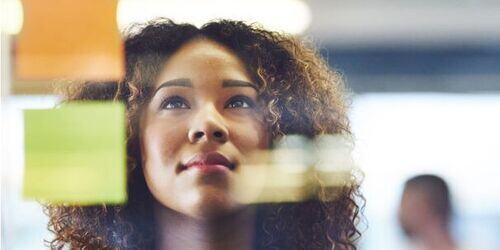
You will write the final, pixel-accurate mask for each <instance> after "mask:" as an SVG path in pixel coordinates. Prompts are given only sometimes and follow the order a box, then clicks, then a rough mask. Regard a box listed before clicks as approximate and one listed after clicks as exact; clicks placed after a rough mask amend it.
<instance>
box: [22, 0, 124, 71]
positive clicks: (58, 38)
mask: <svg viewBox="0 0 500 250" xmlns="http://www.w3.org/2000/svg"><path fill="white" fill-rule="evenodd" d="M22 3H23V8H24V25H23V29H22V31H21V33H20V35H19V37H18V40H17V45H16V54H15V74H16V79H17V80H21V81H32V80H34V81H39V80H52V79H65V80H118V79H120V78H121V77H122V76H123V74H124V55H123V43H122V40H121V37H120V32H119V31H118V28H117V24H116V7H117V0H85V1H74V0H43V1H40V0H23V1H22Z"/></svg>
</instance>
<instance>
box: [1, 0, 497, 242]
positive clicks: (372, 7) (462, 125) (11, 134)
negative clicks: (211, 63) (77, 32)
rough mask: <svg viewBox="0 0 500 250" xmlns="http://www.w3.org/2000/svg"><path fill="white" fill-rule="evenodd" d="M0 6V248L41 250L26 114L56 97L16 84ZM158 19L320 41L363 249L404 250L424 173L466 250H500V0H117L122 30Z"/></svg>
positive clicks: (15, 23)
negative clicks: (355, 172)
mask: <svg viewBox="0 0 500 250" xmlns="http://www.w3.org/2000/svg"><path fill="white" fill-rule="evenodd" d="M47 2H50V1H47ZM53 2H54V1H53ZM1 4H2V5H1V11H2V32H1V36H2V40H1V42H2V43H1V48H2V50H1V59H2V61H1V62H2V65H1V69H2V70H1V80H2V82H1V83H2V86H1V91H2V93H1V126H2V127H1V129H0V130H1V139H0V142H1V166H2V179H1V192H2V197H1V198H2V205H1V213H2V231H1V236H2V237H1V238H2V239H1V240H2V249H42V248H44V246H43V241H42V239H43V238H47V237H48V235H49V234H48V232H47V230H46V223H47V219H46V218H45V216H44V215H43V213H42V211H41V207H40V206H39V205H38V204H37V203H36V202H34V201H27V200H23V199H22V197H21V187H22V176H23V164H24V163H23V161H24V158H23V157H24V156H23V154H24V152H23V150H24V146H23V140H24V139H23V116H22V110H23V109H28V108H50V107H53V106H54V105H55V104H56V103H57V101H58V97H57V96H55V95H53V94H50V93H44V92H43V91H40V90H37V89H30V88H18V87H16V84H18V83H16V82H15V81H14V80H12V79H13V77H12V62H13V60H14V59H13V51H14V48H15V41H16V40H15V39H16V37H17V35H16V34H17V33H18V32H19V30H20V28H21V25H22V11H21V8H20V7H21V4H20V1H14V0H1ZM77 5H78V4H77V2H76V1H75V6H77ZM193 6H198V7H193ZM138 10H140V11H138ZM157 16H165V17H171V18H173V19H174V20H176V21H187V22H191V23H195V24H202V23H204V22H206V21H207V20H210V19H213V18H232V19H243V20H247V21H249V22H260V23H262V24H263V25H264V26H265V27H267V28H269V29H274V30H282V31H286V32H290V33H294V34H297V35H299V36H303V37H305V38H307V39H310V40H312V41H313V43H314V44H316V46H318V48H319V51H320V53H321V54H322V55H323V56H324V58H325V59H326V60H327V61H328V63H329V64H330V65H331V67H332V68H334V69H336V70H338V71H339V72H341V73H342V74H343V75H344V78H345V80H346V83H347V85H348V87H349V88H350V89H351V90H352V108H351V112H350V117H351V121H352V129H353V133H354V135H355V137H356V151H355V157H356V160H357V161H358V164H359V166H360V167H361V168H362V170H363V171H364V174H365V177H364V182H363V186H362V187H363V188H362V189H363V190H362V192H363V194H364V196H365V198H366V207H365V210H364V217H365V220H366V223H364V224H363V225H362V226H361V229H362V230H364V231H363V236H362V240H361V241H360V249H363V250H371V249H405V247H406V246H407V242H406V238H405V237H404V235H403V232H402V230H401V229H400V227H399V225H398V220H397V213H398V207H399V202H400V199H401V193H402V189H403V184H404V182H405V181H406V179H408V178H410V177H412V176H414V175H417V174H423V173H431V174H436V175H439V176H441V177H442V178H444V179H445V180H446V181H447V182H448V184H449V187H450V189H451V194H452V202H453V205H454V208H455V209H454V214H453V222H452V233H453V235H454V236H455V237H456V239H457V240H458V241H459V243H460V244H461V245H466V246H472V248H471V249H500V238H498V235H500V187H499V184H498V180H497V178H498V177H499V176H500V153H499V152H498V150H499V149H500V129H499V128H500V28H499V27H500V1H498V0H454V1H451V0H434V1H428V0H422V1H409V0H369V1H368V0H308V1H305V0H304V1H299V0H289V1H286V0H270V1H256V0H254V1H196V0H184V1H168V0H163V1H160V0H155V1H153V0H151V1H140V0H120V1H118V7H117V23H118V25H119V27H125V26H127V25H128V24H130V23H131V22H136V21H145V20H148V19H151V18H153V17H157Z"/></svg>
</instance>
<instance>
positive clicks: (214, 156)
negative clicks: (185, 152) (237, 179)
mask: <svg viewBox="0 0 500 250" xmlns="http://www.w3.org/2000/svg"><path fill="white" fill-rule="evenodd" d="M184 168H185V169H189V168H198V169H200V170H204V171H206V170H216V169H220V168H227V169H229V170H234V168H235V164H234V163H232V162H231V161H230V160H229V159H228V158H227V157H225V156H224V155H222V154H220V153H217V152H211V153H199V154H196V155H195V156H194V157H193V158H191V159H190V160H189V161H188V162H187V163H186V164H184Z"/></svg>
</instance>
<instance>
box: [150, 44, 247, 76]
mask: <svg viewBox="0 0 500 250" xmlns="http://www.w3.org/2000/svg"><path fill="white" fill-rule="evenodd" d="M176 78H188V79H191V80H192V81H194V82H196V80H207V79H214V78H218V79H223V78H227V79H234V80H249V75H248V72H247V70H246V67H245V65H244V63H243V61H242V60H241V59H240V58H239V57H238V56H237V55H236V54H235V53H234V52H232V51H231V50H230V49H228V48H226V47H224V46H223V45H221V44H219V43H217V42H215V41H212V40H208V39H204V38H199V39H195V40H193V41H190V42H188V43H186V44H185V45H183V46H182V47H181V48H180V49H179V50H178V51H176V52H175V53H174V54H173V55H172V56H171V57H170V58H169V59H168V60H167V61H166V63H165V65H164V66H163V67H162V69H161V72H160V75H159V83H161V82H164V81H168V80H171V79H176ZM159 83H157V84H159Z"/></svg>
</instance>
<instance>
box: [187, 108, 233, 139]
mask: <svg viewBox="0 0 500 250" xmlns="http://www.w3.org/2000/svg"><path fill="white" fill-rule="evenodd" d="M192 124H193V125H192V127H191V128H190V130H189V133H188V138H189V141H190V142H191V143H197V142H200V141H214V142H219V143H225V142H226V141H227V140H228V136H229V133H228V129H227V127H226V125H225V124H224V121H223V118H222V117H221V115H220V114H219V113H218V112H217V111H216V110H215V109H214V108H207V109H203V110H200V114H199V115H197V116H195V117H194V121H193V123H192Z"/></svg>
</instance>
